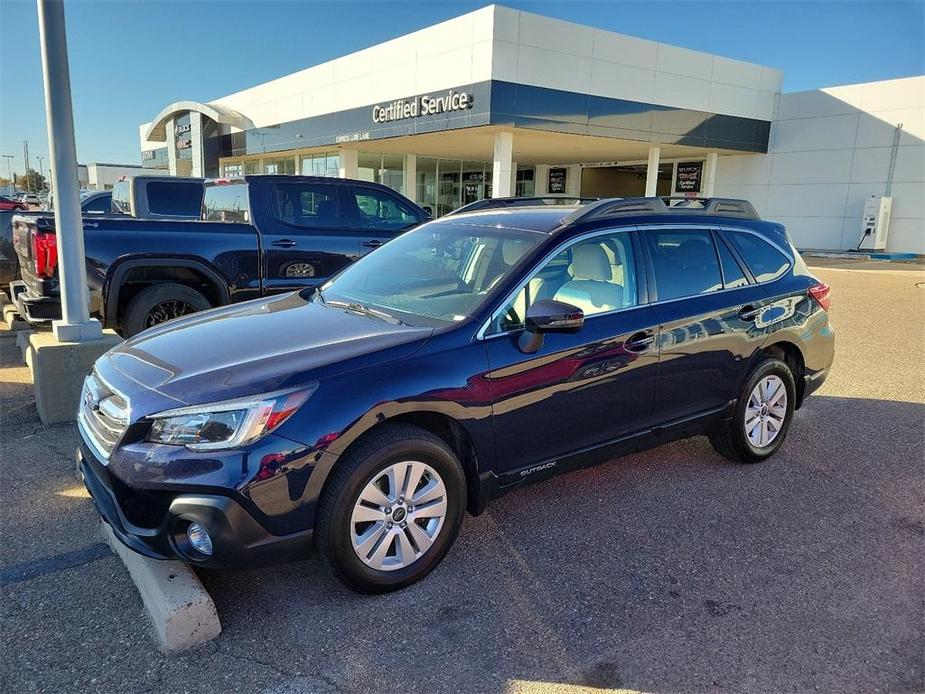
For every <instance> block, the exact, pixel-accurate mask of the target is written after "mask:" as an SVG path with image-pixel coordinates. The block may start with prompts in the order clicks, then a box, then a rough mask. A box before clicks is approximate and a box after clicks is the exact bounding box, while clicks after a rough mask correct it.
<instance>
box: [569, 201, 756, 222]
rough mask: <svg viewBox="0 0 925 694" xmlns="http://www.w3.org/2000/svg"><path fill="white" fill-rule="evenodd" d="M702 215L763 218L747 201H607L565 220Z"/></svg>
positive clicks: (576, 211) (585, 208)
mask: <svg viewBox="0 0 925 694" xmlns="http://www.w3.org/2000/svg"><path fill="white" fill-rule="evenodd" d="M640 214H703V215H718V216H720V217H738V218H740V219H761V217H759V216H758V213H757V212H756V211H755V208H754V207H752V204H751V203H750V202H748V200H737V199H735V198H672V197H652V198H608V199H606V200H600V201H598V202H594V203H591V204H588V205H585V206H584V207H581V208H579V209H577V210H575V211H574V212H572V214H570V215H569V216H568V217H566V218H565V219H563V220H562V222H563V224H573V223H574V222H577V221H579V220H580V221H582V222H590V221H595V220H598V219H610V218H612V217H617V216H621V215H640Z"/></svg>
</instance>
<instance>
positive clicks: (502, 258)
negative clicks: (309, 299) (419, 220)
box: [322, 222, 545, 325]
mask: <svg viewBox="0 0 925 694" xmlns="http://www.w3.org/2000/svg"><path fill="white" fill-rule="evenodd" d="M544 238H545V235H544V234H542V233H538V232H533V231H523V230H516V229H507V228H501V227H497V226H483V225H475V224H462V223H455V224H454V223H450V222H431V223H430V224H425V225H423V226H421V227H418V228H417V229H414V230H412V231H409V232H407V233H405V234H403V235H401V236H399V237H398V238H396V239H395V240H394V241H390V242H389V243H387V244H385V245H384V246H383V247H382V248H379V249H377V250H376V251H375V252H373V253H370V254H369V255H367V256H365V257H363V258H361V259H360V260H358V261H357V262H356V263H354V264H353V265H351V266H349V267H348V268H347V269H345V270H344V271H343V272H342V273H340V274H339V275H338V276H337V277H336V278H334V279H333V280H332V281H331V282H329V283H328V284H327V285H325V286H323V287H322V300H324V301H325V302H327V303H329V304H333V305H337V304H342V305H344V307H345V308H348V309H350V308H353V309H360V310H362V309H371V310H372V311H376V312H379V313H384V314H386V315H388V316H391V317H395V318H398V319H399V320H401V321H402V322H405V323H409V324H412V325H415V324H428V325H440V324H444V323H454V322H459V321H463V320H465V319H467V318H469V317H470V316H472V315H473V314H474V313H475V312H476V311H477V310H478V309H479V308H480V307H481V305H482V304H483V303H484V302H485V301H486V300H487V298H488V297H489V296H490V295H491V294H492V292H493V290H494V289H495V288H496V287H498V286H499V285H501V284H502V283H503V281H504V280H505V278H506V277H508V275H509V274H510V273H511V272H512V271H513V270H514V268H515V267H516V266H517V265H518V264H519V262H520V260H522V259H523V258H524V257H525V256H526V255H527V254H528V253H530V251H532V250H533V249H534V248H535V247H536V246H537V245H538V244H539V243H540V242H541V241H542V240H543V239H544Z"/></svg>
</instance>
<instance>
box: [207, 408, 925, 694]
mask: <svg viewBox="0 0 925 694" xmlns="http://www.w3.org/2000/svg"><path fill="white" fill-rule="evenodd" d="M923 450H925V405H922V404H916V403H904V402H893V401H882V400H865V399H852V398H836V397H824V396H816V397H814V398H811V399H809V400H808V401H807V403H806V406H805V407H804V408H803V409H802V410H800V412H799V413H798V414H797V417H796V420H795V422H794V425H793V428H792V429H791V431H790V434H789V436H788V440H787V442H786V444H785V445H784V447H783V449H782V450H781V451H780V453H779V454H778V455H777V456H776V457H775V458H774V459H772V460H770V461H768V462H766V463H764V464H761V465H736V464H733V463H729V462H727V461H725V460H724V459H722V458H720V457H719V456H718V455H716V454H715V453H714V452H713V451H712V449H711V448H710V446H709V443H708V442H707V441H706V439H704V438H697V439H692V440H688V441H682V442H677V443H674V444H671V445H668V446H664V447H661V448H658V449H655V450H651V451H648V452H645V453H642V454H638V455H634V456H630V457H627V458H625V459H622V460H620V461H617V462H613V463H610V464H606V465H602V466H599V467H596V468H593V469H590V470H585V471H581V472H577V473H574V474H571V475H566V476H564V477H561V478H557V479H554V480H551V481H549V482H546V483H542V484H538V485H535V486H532V487H529V488H525V489H522V490H519V491H516V492H514V493H512V494H510V495H508V496H506V497H504V498H502V499H500V500H498V501H496V502H494V503H493V504H492V505H491V506H490V507H489V510H488V511H487V512H486V513H485V514H484V515H482V516H480V517H477V518H467V520H466V522H465V523H464V527H463V531H462V534H461V536H460V538H459V540H458V542H457V543H456V545H455V547H454V548H453V549H452V551H451V552H450V554H449V555H448V557H447V558H446V560H445V561H444V562H443V564H442V565H441V566H440V567H438V568H437V570H436V571H434V573H432V574H431V575H430V576H429V577H428V578H427V579H425V580H424V581H423V582H421V583H419V584H417V585H415V586H412V587H410V588H407V589H405V590H403V591H400V592H397V593H393V594H390V595H385V596H376V597H367V596H360V595H355V594H353V593H351V592H349V591H347V590H345V589H344V588H342V587H341V586H340V585H339V584H338V583H337V582H336V581H335V580H334V579H333V578H332V577H331V576H330V574H329V573H328V571H327V569H326V567H325V566H324V565H323V563H322V562H321V560H320V559H318V558H313V559H311V560H309V561H306V562H302V563H299V564H295V565H290V566H282V567H273V568H268V569H262V570H255V571H240V572H229V573H217V572H203V573H202V578H203V582H204V583H205V585H206V587H207V588H208V589H209V591H210V592H211V594H212V595H213V598H214V600H215V602H216V605H217V607H218V611H219V615H220V617H221V619H222V623H223V625H224V629H225V631H224V633H223V634H222V636H221V637H220V638H219V641H218V642H217V644H216V648H217V649H218V650H219V651H220V652H223V653H224V654H226V655H230V656H238V657H241V658H257V659H258V661H259V662H261V663H263V664H264V665H267V666H270V667H272V668H273V669H274V670H276V671H277V672H279V673H280V674H281V675H285V676H286V677H289V678H292V681H293V682H298V681H300V680H299V678H300V677H310V678H312V679H311V680H310V681H312V682H315V683H317V682H322V683H328V684H329V685H331V686H332V687H336V688H338V689H339V690H341V691H358V692H360V691H377V692H392V691H405V692H411V691H419V692H439V691H473V692H474V691H504V690H507V691H511V690H525V691H526V690H529V691H533V690H534V688H536V687H540V688H541V689H542V688H543V687H542V685H543V684H545V685H547V686H548V688H549V690H550V691H556V690H559V689H561V688H563V687H564V686H565V685H575V686H578V687H597V688H610V687H613V688H629V689H631V690H637V691H643V692H677V691H710V690H714V691H720V690H722V691H729V690H742V689H749V690H760V691H805V690H812V689H813V688H814V687H815V688H818V689H821V690H823V691H833V690H837V691H870V690H872V689H888V690H893V691H896V690H913V689H920V688H921V687H922V685H923V677H925V674H923V670H925V666H923V653H925V640H923V623H925V622H923V616H925V615H923V607H922V606H923V600H922V598H923V594H925V591H923V579H922V576H925V572H923V563H925V562H923V552H922V547H923V541H925V514H923V509H925V503H923V502H925V489H923V487H925V484H923V480H925V476H923V457H922V456H923ZM280 691H284V689H281V690H280ZM286 691H288V690H286Z"/></svg>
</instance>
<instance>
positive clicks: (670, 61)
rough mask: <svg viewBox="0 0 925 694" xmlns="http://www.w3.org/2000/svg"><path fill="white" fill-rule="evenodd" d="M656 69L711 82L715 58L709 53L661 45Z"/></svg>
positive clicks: (665, 44)
mask: <svg viewBox="0 0 925 694" xmlns="http://www.w3.org/2000/svg"><path fill="white" fill-rule="evenodd" d="M656 69H657V70H659V71H660V72H670V73H672V74H674V75H684V76H686V77H696V78H697V79H702V80H710V79H712V77H713V56H712V55H710V54H709V53H701V52H699V51H692V50H690V49H687V48H681V47H680V46H670V45H668V44H667V43H660V44H659V46H658V60H657V62H656Z"/></svg>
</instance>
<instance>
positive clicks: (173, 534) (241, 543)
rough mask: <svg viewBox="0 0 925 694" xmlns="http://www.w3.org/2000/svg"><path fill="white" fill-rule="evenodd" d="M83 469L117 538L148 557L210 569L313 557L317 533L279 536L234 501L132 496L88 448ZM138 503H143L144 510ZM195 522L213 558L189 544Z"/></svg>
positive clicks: (80, 456) (81, 458) (82, 451)
mask: <svg viewBox="0 0 925 694" xmlns="http://www.w3.org/2000/svg"><path fill="white" fill-rule="evenodd" d="M77 469H78V471H79V472H80V476H81V478H82V479H83V482H84V485H85V486H86V488H87V491H88V492H89V493H90V496H91V498H92V499H93V504H94V506H95V507H96V510H97V512H99V514H100V516H101V517H102V519H103V520H104V521H106V523H108V524H109V526H110V527H111V528H112V531H113V534H114V535H115V536H116V537H117V538H118V539H119V541H120V542H122V544H124V545H125V546H126V547H128V548H130V549H132V550H134V551H135V552H138V553H139V554H142V555H144V556H146V557H150V558H152V559H179V560H180V561H183V562H186V563H189V564H194V565H198V566H204V567H209V568H247V567H255V566H266V565H270V564H278V563H285V562H291V561H298V560H301V559H305V558H306V557H307V556H308V555H309V553H310V551H311V542H312V531H311V530H307V531H303V532H299V533H295V534H293V535H286V536H279V535H273V534H272V533H270V532H269V531H268V530H267V529H266V528H264V527H263V526H262V525H261V524H260V523H259V522H258V521H257V520H256V519H254V517H253V516H251V514H250V513H249V512H248V511H247V510H246V509H245V508H244V507H243V506H242V505H241V504H240V503H238V502H237V501H235V500H234V499H233V498H231V497H229V496H223V495H218V494H199V493H194V492H191V493H183V492H180V493H173V492H157V491H150V492H149V491H144V490H138V491H136V490H131V489H129V488H128V487H126V486H125V485H124V483H122V482H121V481H119V480H118V479H116V478H114V476H113V475H112V474H111V473H110V472H109V471H108V470H107V468H106V466H104V465H103V464H102V463H101V462H100V461H99V460H98V459H97V458H96V457H95V456H94V455H93V453H92V452H91V451H90V449H89V448H88V447H87V446H86V444H83V443H81V445H80V448H79V449H78V451H77ZM137 497H142V499H143V503H142V504H138V503H137V502H138V498H137ZM145 497H147V498H146V499H145ZM139 505H146V506H147V507H146V508H138V506H139ZM130 517H131V520H130ZM133 521H134V522H133ZM193 522H196V523H199V524H201V525H202V526H203V527H205V528H206V529H207V530H208V532H209V536H210V537H211V538H212V545H213V548H214V551H213V553H212V555H211V556H210V557H203V556H201V555H197V553H196V552H195V551H194V550H192V549H191V548H190V547H189V545H188V542H187V541H186V529H187V527H188V526H189V525H190V523H193Z"/></svg>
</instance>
